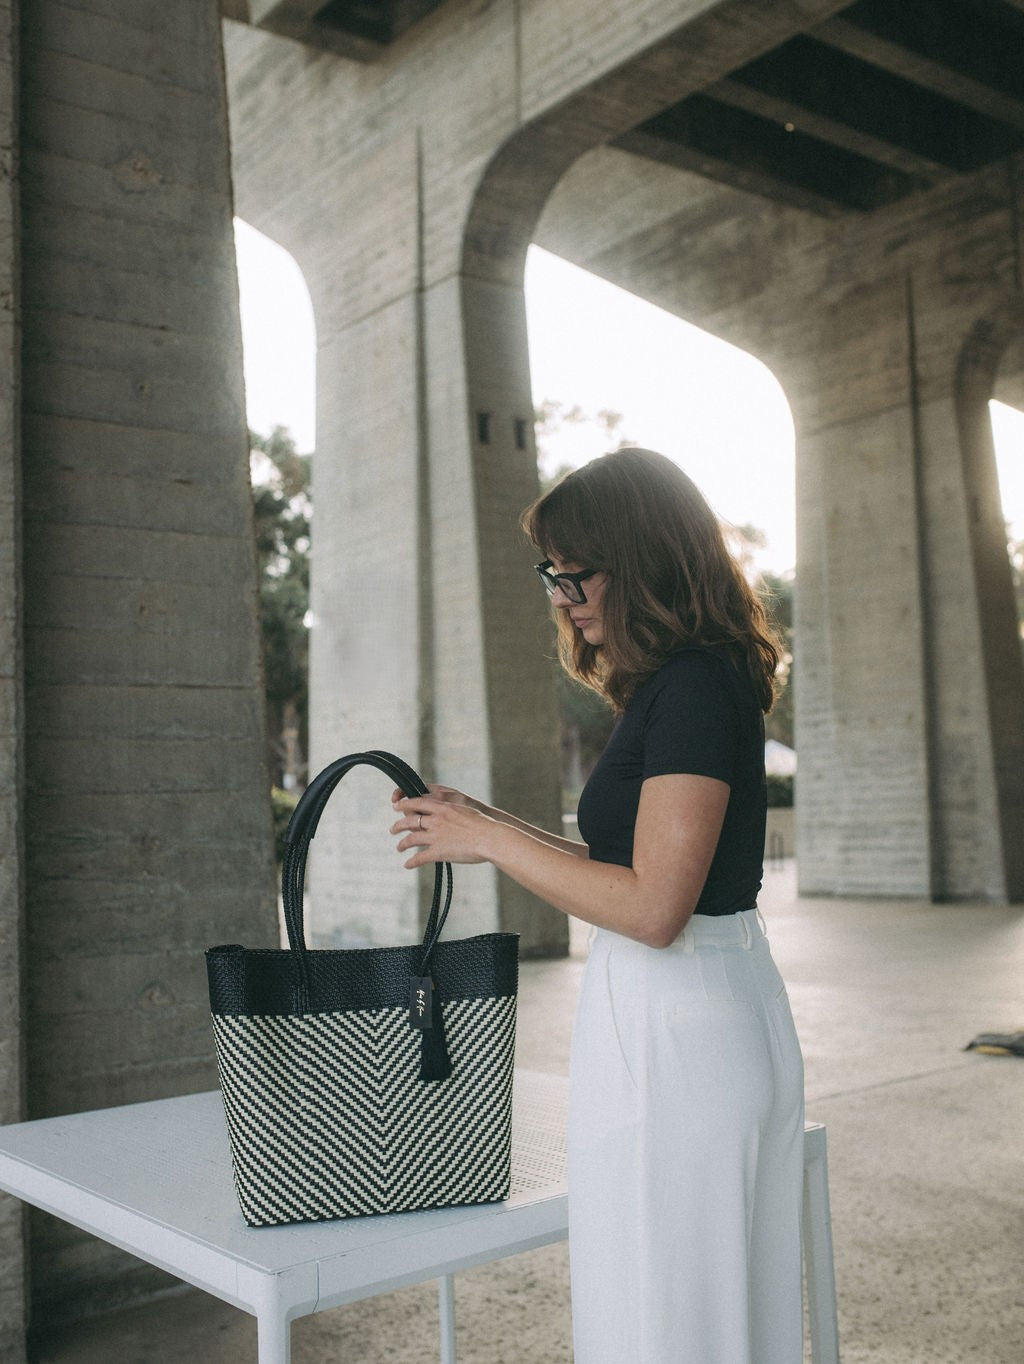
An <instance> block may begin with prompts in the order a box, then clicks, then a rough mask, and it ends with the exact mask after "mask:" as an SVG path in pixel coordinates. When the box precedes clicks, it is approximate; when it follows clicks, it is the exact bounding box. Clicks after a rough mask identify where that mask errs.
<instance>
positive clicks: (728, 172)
mask: <svg viewBox="0 0 1024 1364" xmlns="http://www.w3.org/2000/svg"><path fill="white" fill-rule="evenodd" d="M612 145H613V146H615V147H616V148H618V149H619V150H620V151H624V152H630V153H631V154H632V155H634V156H643V157H646V158H647V160H648V161H658V162H660V163H661V164H662V165H667V166H674V167H675V168H676V169H677V170H682V171H689V172H691V173H692V174H695V175H702V176H704V177H705V178H706V179H709V180H716V181H718V182H719V183H721V184H725V185H729V186H730V187H731V188H733V189H739V190H743V191H745V192H746V193H748V194H759V195H761V196H762V197H764V198H767V199H774V200H775V201H776V202H778V203H784V204H789V205H790V207H792V208H800V209H803V210H805V211H806V212H808V213H815V214H818V215H819V216H821V217H824V218H838V217H841V216H842V215H843V213H844V212H846V211H847V210H846V208H845V207H844V206H843V205H842V204H839V203H836V201H835V200H833V199H827V198H825V196H824V195H820V194H815V193H813V192H812V191H811V190H805V189H801V188H799V187H798V186H796V185H792V184H789V183H788V182H786V181H784V180H778V179H776V178H775V177H774V176H771V175H767V174H765V173H764V172H761V171H754V170H750V169H749V168H744V167H741V166H737V165H734V164H733V163H732V162H731V161H725V160H722V159H721V158H719V157H714V156H709V155H708V154H707V153H706V152H702V151H698V150H696V149H695V148H692V147H688V146H686V144H685V143H682V142H676V141H674V140H672V139H670V138H667V137H658V136H656V135H655V134H653V133H645V132H638V131H635V132H631V133H626V134H625V136H623V137H619V138H616V139H615V142H614V143H613V144H612Z"/></svg>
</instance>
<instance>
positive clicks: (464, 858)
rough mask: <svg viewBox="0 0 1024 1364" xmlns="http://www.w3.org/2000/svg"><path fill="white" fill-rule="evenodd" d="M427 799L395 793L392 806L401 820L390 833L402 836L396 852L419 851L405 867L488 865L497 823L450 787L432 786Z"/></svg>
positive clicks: (477, 805) (474, 802)
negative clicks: (489, 847) (458, 864)
mask: <svg viewBox="0 0 1024 1364" xmlns="http://www.w3.org/2000/svg"><path fill="white" fill-rule="evenodd" d="M428 789H429V791H430V795H428V796H410V797H408V798H406V797H403V796H402V795H401V792H396V793H395V796H397V797H399V798H398V799H395V797H392V804H393V805H394V808H395V812H396V813H397V814H399V815H400V816H401V817H400V818H399V819H397V820H396V821H395V823H394V824H392V826H391V833H393V834H396V835H398V834H401V835H403V837H402V839H401V842H400V843H399V844H398V846H397V849H396V851H397V852H400V853H402V852H408V851H409V850H410V848H415V849H418V851H417V852H415V853H414V854H413V856H412V857H410V858H408V859H407V861H406V862H405V864H404V865H405V866H406V867H409V868H410V869H411V868H413V867H424V866H427V865H429V864H430V863H432V862H461V863H463V864H466V863H471V862H487V861H489V860H490V858H489V853H488V851H487V849H488V845H489V842H490V835H491V833H492V832H493V830H494V829H495V828H496V821H495V820H493V819H491V818H490V817H489V816H488V815H485V814H484V813H483V811H482V810H481V809H480V807H479V803H478V802H477V801H474V800H473V799H472V798H471V797H469V796H467V795H465V794H463V792H461V791H456V790H454V789H453V788H452V787H449V786H433V785H432V786H430V787H429V788H428Z"/></svg>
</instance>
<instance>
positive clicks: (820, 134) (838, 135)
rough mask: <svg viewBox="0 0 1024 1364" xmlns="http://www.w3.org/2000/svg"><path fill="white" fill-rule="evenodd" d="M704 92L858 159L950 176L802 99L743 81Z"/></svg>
mask: <svg viewBox="0 0 1024 1364" xmlns="http://www.w3.org/2000/svg"><path fill="white" fill-rule="evenodd" d="M704 93H705V94H707V95H710V96H711V97H712V99H717V100H720V101H721V103H723V104H728V105H731V106H732V107H733V108H734V109H743V110H745V111H746V112H747V113H749V114H755V115H756V116H757V117H759V118H764V119H768V120H769V121H770V122H772V123H778V124H779V125H780V126H781V127H783V128H786V129H787V131H792V130H793V129H799V130H800V132H802V133H807V134H808V135H809V136H811V137H816V138H819V139H820V140H821V141H822V142H828V143H830V144H831V145H832V146H834V147H842V148H843V150H844V151H848V152H852V153H853V154H854V155H855V156H861V157H864V158H865V159H866V160H868V161H876V162H878V163H879V164H881V165H883V166H891V167H892V168H893V169H894V170H899V171H903V172H904V173H905V174H907V175H913V176H915V177H919V178H923V179H925V180H929V181H935V180H938V179H941V178H943V177H944V176H947V175H949V173H950V170H949V167H948V166H942V165H940V164H939V163H938V162H937V161H932V160H930V159H929V158H928V157H925V156H919V155H918V154H917V153H915V152H912V151H909V150H908V149H907V148H906V147H899V146H897V145H896V144H895V143H892V142H886V141H883V140H882V139H880V138H877V137H872V136H871V135H870V134H869V133H863V132H860V131H858V130H857V129H856V128H853V127H851V126H850V125H849V124H846V123H842V122H840V121H837V120H836V119H832V118H827V117H826V116H825V115H823V114H819V113H816V112H815V111H814V110H812V109H808V108H806V107H805V106H803V105H801V104H800V103H799V101H798V100H788V99H781V98H779V97H778V96H776V95H769V94H766V93H764V92H763V91H760V90H754V89H752V88H751V87H750V86H748V85H744V84H742V83H741V82H740V81H736V80H729V79H727V80H723V81H718V82H717V84H715V85H713V86H711V88H710V89H708V90H706V91H704Z"/></svg>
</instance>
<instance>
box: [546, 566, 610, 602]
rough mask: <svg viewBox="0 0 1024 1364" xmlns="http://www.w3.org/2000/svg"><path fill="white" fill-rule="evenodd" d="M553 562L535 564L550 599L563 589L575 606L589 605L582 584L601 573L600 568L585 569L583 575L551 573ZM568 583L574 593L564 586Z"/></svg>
mask: <svg viewBox="0 0 1024 1364" xmlns="http://www.w3.org/2000/svg"><path fill="white" fill-rule="evenodd" d="M550 567H551V560H550V559H545V560H544V561H543V563H539V564H534V566H533V568H534V572H535V573H537V574H538V576H539V577H540V580H541V582H542V583H543V584H544V587H545V589H546V591H547V594H548V596H549V597H553V596H554V595H555V589H556V588H561V589H562V592H563V593H564V594H565V596H567V597H568V598H569V600H570V601H571V602H572V604H573V605H574V606H585V605H586V604H587V594H586V593H585V592H584V591H583V587H582V584H583V583H585V582H586V580H587V579H588V578H593V577H594V576H595V574H597V573H600V572H601V570H600V569H599V568H585V569H584V570H583V572H582V573H549V572H548V569H550ZM565 583H568V584H569V586H570V587H571V588H572V592H569V591H567V590H566V588H565V587H564V585H563V584H565Z"/></svg>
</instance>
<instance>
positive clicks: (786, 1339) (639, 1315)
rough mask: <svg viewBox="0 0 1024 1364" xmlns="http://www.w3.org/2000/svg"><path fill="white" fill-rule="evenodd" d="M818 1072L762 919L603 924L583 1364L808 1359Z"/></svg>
mask: <svg viewBox="0 0 1024 1364" xmlns="http://www.w3.org/2000/svg"><path fill="white" fill-rule="evenodd" d="M803 1124H804V1113H803V1062H802V1059H801V1055H800V1044H799V1042H798V1040H797V1036H796V1031H795V1029H794V1027H793V1019H792V1015H791V1013H790V1009H789V1001H788V999H787V998H786V993H785V989H784V986H783V983H782V979H781V977H780V975H779V973H778V971H777V970H776V967H775V964H774V962H773V961H772V957H771V952H770V951H769V948H768V942H767V940H766V938H765V936H764V934H763V932H762V929H761V921H760V915H759V914H758V912H757V910H748V911H746V912H745V913H743V914H733V915H728V916H723V917H722V918H714V917H710V916H706V915H697V916H695V917H694V918H693V919H692V920H691V922H690V924H689V925H688V926H687V928H686V929H685V930H684V932H683V934H682V935H681V936H680V937H679V938H678V939H677V941H676V942H675V943H674V944H673V945H672V946H671V947H669V948H666V949H657V948H651V947H644V946H643V945H642V944H640V943H636V942H633V941H631V940H630V939H628V938H624V937H621V936H619V935H618V934H615V933H609V932H605V931H602V930H596V932H595V934H594V940H593V943H592V947H591V951H590V956H589V959H588V961H587V965H586V969H585V971H584V975H583V983H582V987H581V992H580V999H579V1005H578V1009H577V1015H576V1023H575V1029H574V1033H573V1043H572V1053H571V1060H570V1108H569V1255H570V1266H571V1277H572V1310H573V1342H574V1349H575V1355H574V1358H575V1364H800V1361H801V1359H802V1357H803V1356H802V1333H803V1311H802V1302H801V1253H800V1251H801V1247H800V1206H801V1191H802V1183H803Z"/></svg>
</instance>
